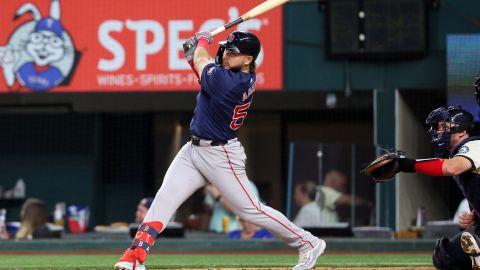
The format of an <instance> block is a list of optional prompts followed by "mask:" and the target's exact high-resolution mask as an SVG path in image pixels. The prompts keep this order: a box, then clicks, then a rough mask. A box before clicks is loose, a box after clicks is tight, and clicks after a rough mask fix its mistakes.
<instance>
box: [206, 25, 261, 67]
mask: <svg viewBox="0 0 480 270" xmlns="http://www.w3.org/2000/svg"><path fill="white" fill-rule="evenodd" d="M219 44H220V47H218V51H217V56H216V57H215V63H217V64H218V65H221V64H222V61H223V59H222V57H223V52H224V51H225V50H231V51H233V52H235V53H243V54H247V55H251V56H253V62H255V60H256V59H257V57H258V54H259V53H260V40H259V39H258V38H257V36H255V35H254V34H252V33H249V32H244V31H235V32H232V33H231V34H230V35H229V36H228V38H227V40H224V41H220V42H219Z"/></svg>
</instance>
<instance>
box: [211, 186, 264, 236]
mask: <svg viewBox="0 0 480 270" xmlns="http://www.w3.org/2000/svg"><path fill="white" fill-rule="evenodd" d="M250 186H251V187H252V191H253V195H254V196H255V197H257V198H258V197H259V196H258V189H257V186H255V184H254V183H253V182H252V181H250ZM205 191H206V196H205V204H206V205H208V206H209V207H210V208H211V209H212V216H211V218H210V222H209V224H208V230H209V231H212V232H217V233H223V232H225V233H227V232H229V231H231V230H238V229H240V227H239V225H238V222H237V216H236V215H235V214H234V213H233V212H232V210H230V207H229V206H228V205H227V203H226V202H225V200H224V199H223V198H222V196H221V195H220V192H218V190H217V189H216V188H215V187H214V186H213V185H211V184H209V185H206V186H205ZM224 218H227V219H228V226H226V227H228V228H224V222H223V221H224Z"/></svg>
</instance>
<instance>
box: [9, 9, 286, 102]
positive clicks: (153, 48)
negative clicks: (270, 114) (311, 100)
mask: <svg viewBox="0 0 480 270" xmlns="http://www.w3.org/2000/svg"><path fill="white" fill-rule="evenodd" d="M261 2H262V1H257V0H248V1H225V0H209V1H208V4H206V3H205V2H202V1H193V0H187V1H181V2H179V1H158V0H139V1H126V0H101V1H67V0H30V1H17V0H16V1H13V0H11V1H4V3H2V8H1V9H0V25H1V26H2V27H1V29H0V70H1V73H0V93H8V92H88V91H100V92H106V91H115V92H124V91H130V92H131V91H191V90H197V89H199V86H198V83H197V78H196V77H195V74H194V73H193V72H192V71H191V69H190V66H189V65H188V64H187V63H186V62H185V59H184V55H183V52H182V49H181V48H182V43H183V42H184V41H185V40H186V39H188V38H189V37H191V36H193V35H194V34H195V33H196V32H197V31H201V30H207V31H209V30H213V29H215V28H217V27H218V26H221V25H224V24H225V23H227V22H229V21H231V20H233V19H235V18H237V17H238V16H240V15H242V14H243V13H245V12H246V11H248V10H250V9H251V8H252V7H254V6H256V5H258V4H259V3H261ZM12 18H13V19H12ZM233 30H244V31H250V32H252V33H254V34H256V35H257V36H258V37H259V38H260V41H261V43H262V50H261V53H260V55H259V57H258V59H257V67H258V68H257V89H258V90H262V89H264V90H280V89H281V88H282V86H283V85H282V83H283V82H282V69H283V67H282V60H283V59H282V58H283V53H282V51H283V48H282V8H281V7H279V8H276V9H274V10H271V11H269V12H267V13H265V14H263V15H262V16H259V17H258V18H254V19H251V20H249V21H246V22H244V23H242V24H240V25H238V26H237V27H234V28H233V29H229V30H227V31H225V32H224V33H221V34H219V35H217V36H215V40H214V43H213V44H212V45H210V48H209V49H210V54H211V55H212V57H214V56H215V54H216V51H217V48H218V45H217V42H218V41H222V40H225V39H226V38H227V36H228V34H229V33H230V32H231V31H233Z"/></svg>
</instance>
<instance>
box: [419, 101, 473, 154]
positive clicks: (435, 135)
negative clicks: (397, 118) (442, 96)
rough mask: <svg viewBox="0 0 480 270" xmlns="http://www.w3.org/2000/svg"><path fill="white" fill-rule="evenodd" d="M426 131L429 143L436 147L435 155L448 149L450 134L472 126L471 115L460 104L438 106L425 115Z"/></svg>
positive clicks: (469, 128)
mask: <svg viewBox="0 0 480 270" xmlns="http://www.w3.org/2000/svg"><path fill="white" fill-rule="evenodd" d="M426 123H427V125H428V127H429V129H428V133H429V134H430V137H431V143H432V145H433V147H434V148H436V150H439V151H437V155H441V153H442V152H444V151H448V150H449V148H450V138H451V136H452V134H454V133H458V132H462V131H464V130H466V131H467V132H469V133H470V132H471V129H472V128H473V115H472V114H471V113H469V112H468V111H466V110H464V109H462V107H460V106H448V107H440V108H437V109H435V110H433V111H432V112H431V113H430V114H429V115H428V117H427V120H426Z"/></svg>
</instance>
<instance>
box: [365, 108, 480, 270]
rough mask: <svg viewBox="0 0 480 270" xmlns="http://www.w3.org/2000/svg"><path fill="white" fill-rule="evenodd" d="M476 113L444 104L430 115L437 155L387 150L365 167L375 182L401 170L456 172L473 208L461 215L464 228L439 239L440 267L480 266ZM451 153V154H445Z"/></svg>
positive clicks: (479, 140) (479, 154)
mask: <svg viewBox="0 0 480 270" xmlns="http://www.w3.org/2000/svg"><path fill="white" fill-rule="evenodd" d="M473 121H474V120H473V115H472V114H471V113H470V112H468V111H466V110H464V109H462V108H461V107H459V106H449V107H440V108H437V109H435V110H433V111H432V112H431V113H430V114H429V115H428V117H427V120H426V123H427V125H428V126H429V133H430V135H431V143H432V144H433V146H434V148H435V149H436V150H437V151H436V156H437V158H431V159H411V158H407V157H406V156H405V153H403V152H400V151H396V150H395V151H392V152H387V153H385V154H384V155H382V156H380V157H379V158H377V159H376V160H374V161H372V162H371V163H370V164H369V165H368V166H367V167H366V168H365V170H364V172H365V174H367V175H368V176H370V177H371V178H372V179H373V180H374V181H375V182H377V183H378V182H384V181H388V180H390V179H392V177H393V176H395V174H397V173H398V172H407V173H413V172H416V173H422V174H426V175H431V176H453V179H454V180H455V182H456V183H457V184H458V186H459V187H460V190H461V191H462V192H463V195H464V196H465V198H466V199H467V200H468V203H469V206H470V209H471V211H470V212H464V213H462V214H461V215H460V217H459V224H460V226H461V227H462V229H463V230H464V231H463V232H461V233H459V234H458V235H456V236H455V237H453V238H452V239H448V238H442V239H439V240H437V243H436V246H435V249H434V252H433V264H434V266H435V267H436V268H437V269H480V248H479V246H480V244H479V243H480V242H479V238H478V235H479V233H480V226H478V224H479V223H478V222H479V221H480V212H478V211H477V210H476V209H479V210H480V137H479V136H473V134H472V129H473V126H474V122H473ZM445 154H448V155H445Z"/></svg>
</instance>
